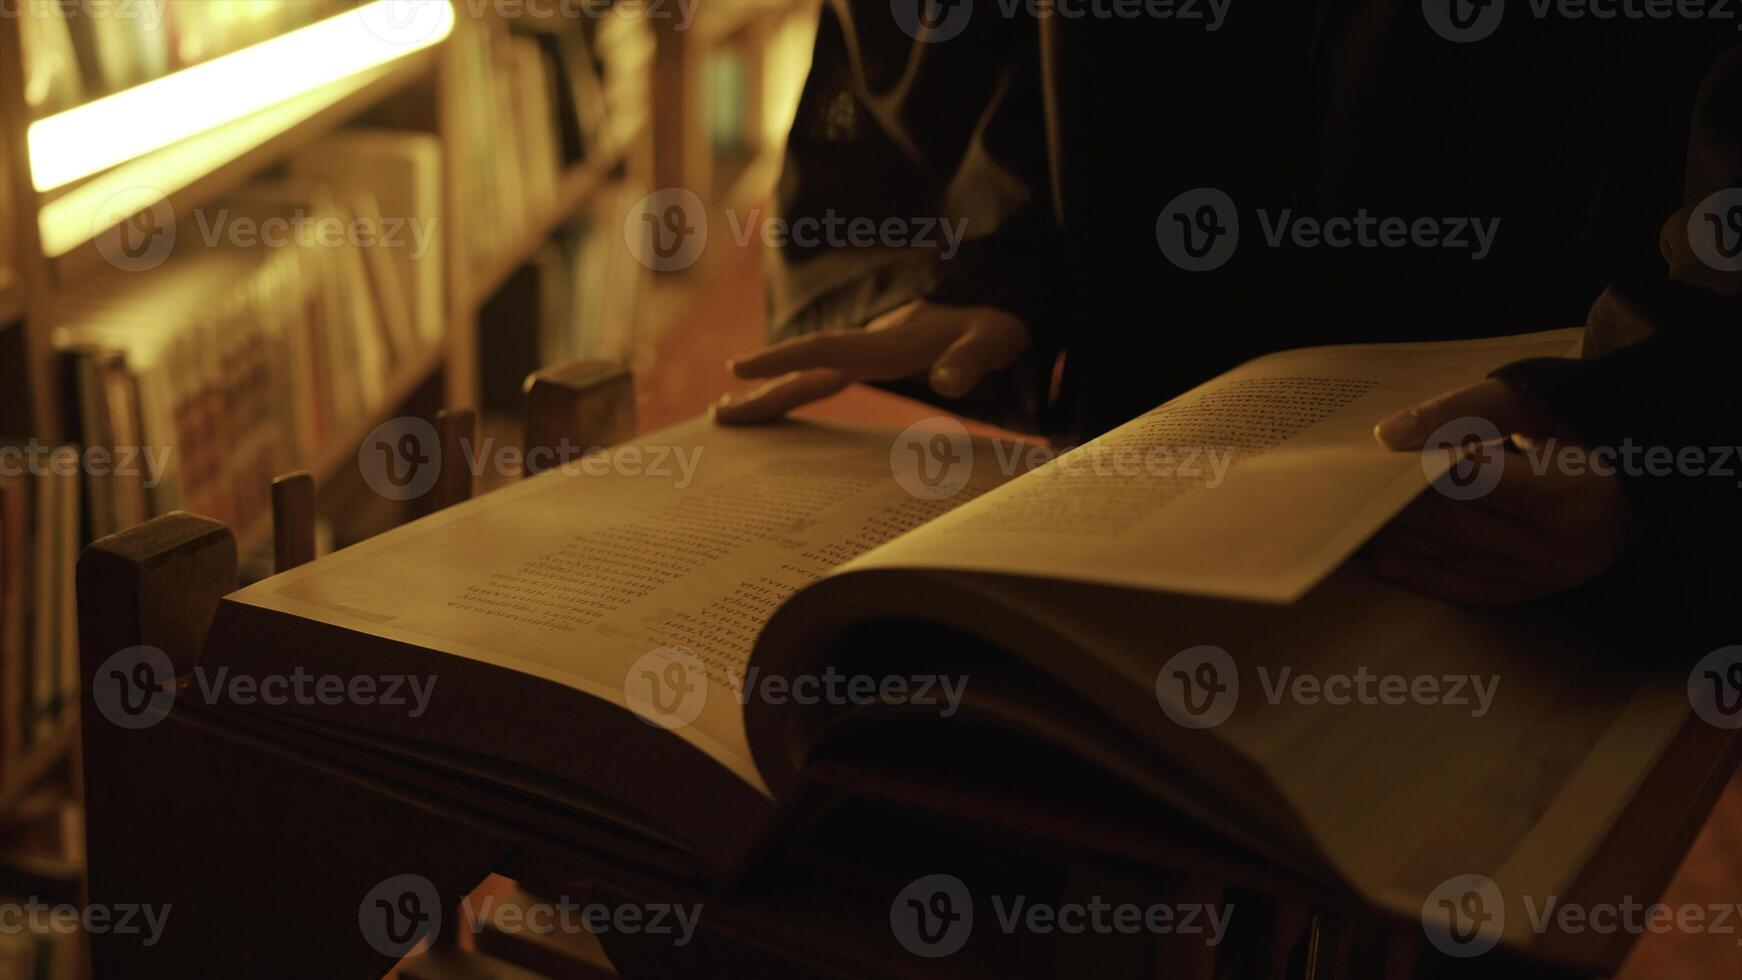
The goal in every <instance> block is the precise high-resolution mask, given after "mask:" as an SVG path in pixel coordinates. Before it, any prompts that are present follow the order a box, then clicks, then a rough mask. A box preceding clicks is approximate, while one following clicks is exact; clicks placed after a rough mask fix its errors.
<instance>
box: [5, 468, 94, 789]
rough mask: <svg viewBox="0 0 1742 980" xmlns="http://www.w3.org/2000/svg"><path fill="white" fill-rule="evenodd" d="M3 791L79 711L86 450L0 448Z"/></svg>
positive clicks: (59, 735) (61, 731)
mask: <svg viewBox="0 0 1742 980" xmlns="http://www.w3.org/2000/svg"><path fill="white" fill-rule="evenodd" d="M0 457H3V458H4V459H5V460H6V464H5V466H3V467H0V785H4V784H6V783H9V782H10V781H11V780H13V778H14V777H15V775H16V774H17V772H18V771H19V769H20V768H23V767H25V766H26V765H27V763H26V760H27V759H29V758H30V757H31V756H32V755H34V754H36V752H37V751H38V750H39V749H41V748H42V747H44V746H49V745H53V744H55V743H56V742H58V741H64V736H65V732H64V731H63V729H64V727H65V725H63V724H62V722H63V721H66V720H69V719H70V718H71V717H73V715H72V712H74V711H75V710H76V708H77V704H78V691H79V679H78V631H77V623H76V621H75V617H74V604H73V591H72V569H73V565H74V563H75V562H76V561H77V560H78V550H79V506H80V480H79V475H80V472H81V466H80V460H79V454H78V451H77V450H76V449H74V448H72V447H66V446H62V447H45V446H41V445H38V444H31V443H24V444H13V445H9V446H5V447H0Z"/></svg>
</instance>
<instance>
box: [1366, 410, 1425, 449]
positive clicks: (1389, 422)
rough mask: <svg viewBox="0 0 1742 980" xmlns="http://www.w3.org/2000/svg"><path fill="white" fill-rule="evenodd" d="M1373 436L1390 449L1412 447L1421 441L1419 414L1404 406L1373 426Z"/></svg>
mask: <svg viewBox="0 0 1742 980" xmlns="http://www.w3.org/2000/svg"><path fill="white" fill-rule="evenodd" d="M1373 438H1375V439H1378V440H1379V444H1380V445H1381V446H1384V447H1385V448H1386V449H1390V450H1394V451H1395V450H1400V449H1413V448H1416V446H1417V444H1418V443H1420V442H1421V416H1420V415H1418V414H1417V413H1416V411H1415V409H1413V408H1406V409H1404V410H1403V411H1401V412H1398V413H1397V414H1396V415H1393V416H1391V417H1390V418H1388V419H1384V420H1382V421H1381V422H1380V423H1379V424H1378V425H1376V426H1374V427H1373Z"/></svg>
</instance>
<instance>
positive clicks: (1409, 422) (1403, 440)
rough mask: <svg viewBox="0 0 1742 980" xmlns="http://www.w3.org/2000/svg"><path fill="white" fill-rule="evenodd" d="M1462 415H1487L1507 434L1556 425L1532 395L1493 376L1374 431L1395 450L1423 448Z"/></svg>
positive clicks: (1392, 418) (1418, 407)
mask: <svg viewBox="0 0 1742 980" xmlns="http://www.w3.org/2000/svg"><path fill="white" fill-rule="evenodd" d="M1461 418H1477V419H1483V420H1485V421H1487V422H1490V423H1492V424H1493V425H1494V427H1495V428H1496V429H1498V430H1500V434H1501V435H1503V436H1510V435H1514V434H1523V435H1527V436H1531V435H1540V434H1543V433H1545V432H1549V431H1552V430H1553V428H1554V426H1553V423H1552V421H1551V420H1550V419H1549V418H1548V416H1547V415H1545V414H1544V413H1543V412H1542V411H1541V410H1540V409H1538V408H1537V406H1536V404H1535V403H1534V402H1533V401H1532V400H1531V399H1530V398H1529V397H1528V396H1526V395H1524V394H1522V393H1520V392H1519V391H1517V390H1516V389H1514V388H1513V387H1511V386H1510V385H1508V384H1506V383H1505V382H1503V381H1498V380H1495V379H1492V378H1490V379H1489V380H1487V381H1483V382H1480V383H1478V384H1473V385H1470V386H1469V387H1467V388H1459V389H1458V390H1456V391H1451V392H1447V393H1446V394H1443V395H1438V396H1436V397H1434V398H1430V399H1428V400H1427V401H1424V402H1421V403H1419V404H1416V405H1412V406H1410V407H1409V408H1406V409H1404V410H1403V411H1401V412H1398V413H1397V414H1395V415H1392V416H1390V417H1389V418H1386V419H1384V420H1382V421H1381V422H1380V423H1379V424H1378V425H1376V426H1374V427H1373V435H1374V437H1375V438H1377V439H1378V440H1379V444H1380V445H1382V446H1384V447H1385V448H1387V449H1390V450H1393V451H1406V450H1412V449H1420V448H1422V447H1423V446H1425V445H1426V444H1427V440H1428V437H1429V436H1431V435H1433V434H1434V432H1435V430H1437V429H1439V428H1440V427H1441V426H1443V425H1445V424H1446V423H1448V422H1452V421H1455V420H1457V419H1461Z"/></svg>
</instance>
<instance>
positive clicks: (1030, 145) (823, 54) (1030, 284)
mask: <svg viewBox="0 0 1742 980" xmlns="http://www.w3.org/2000/svg"><path fill="white" fill-rule="evenodd" d="M914 6H915V8H916V10H917V8H918V7H919V6H920V4H919V3H918V2H917V0H916V2H915V4H914ZM951 9H954V8H951ZM948 23H949V22H948V21H947V20H946V22H945V25H946V28H947V27H948ZM909 26H911V25H909ZM944 33H948V31H947V30H946V31H945V32H944ZM938 37H939V38H940V39H936V40H932V41H922V40H918V39H916V38H915V37H913V36H912V35H911V34H910V32H909V31H908V30H907V29H904V27H903V25H902V24H901V23H900V22H899V21H898V19H897V17H896V16H892V11H891V5H890V4H889V3H888V2H887V0H830V2H828V3H827V4H825V5H824V8H823V11H822V20H821V24H820V26H819V29H818V33H817V42H816V48H815V51H814V54H813V59H812V64H811V73H810V77H809V79H808V80H807V82H806V84H805V89H804V93H803V95H802V97H801V99H800V102H799V107H798V113H797V115H796V118H795V122H794V125H793V130H792V134H791V137H790V138H789V140H788V143H787V147H786V157H785V161H784V167H783V169H782V173H781V178H780V184H779V188H778V191H777V195H776V211H777V216H778V219H779V221H780V222H781V226H782V228H783V230H785V231H786V232H787V234H785V235H783V236H781V238H782V240H781V241H779V242H778V244H777V247H775V248H774V249H772V250H771V254H770V260H769V263H768V265H769V269H770V281H769V337H770V340H784V339H787V338H789V337H795V336H799V335H801V334H806V333H812V332H815V331H819V330H833V329H850V328H857V327H862V326H864V325H865V323H866V322H867V321H869V320H871V319H873V318H875V317H876V316H878V315H879V314H881V313H884V312H887V311H888V310H891V309H894V308H896V307H898V306H901V305H903V304H905V303H907V302H909V301H911V300H914V299H919V298H925V299H928V300H931V301H933V302H937V303H944V304H952V305H962V306H971V305H985V306H993V307H997V308H999V309H1003V310H1005V311H1007V312H1010V313H1012V314H1014V315H1015V316H1017V317H1019V318H1021V319H1022V320H1023V322H1024V323H1026V324H1027V325H1028V328H1029V330H1030V332H1031V333H1032V334H1033V335H1034V337H1035V347H1034V350H1033V351H1031V352H1030V355H1029V356H1028V357H1026V358H1025V363H1024V364H1023V365H1019V366H1018V368H1017V369H1015V370H1013V371H1012V372H1009V373H1008V375H1007V376H1006V377H1004V378H1000V379H998V380H997V381H996V382H994V383H993V384H990V385H988V386H985V387H986V389H987V390H983V391H981V392H978V393H976V395H977V397H971V398H970V399H968V400H966V402H963V403H952V404H950V406H949V407H950V408H952V409H954V410H958V411H964V412H966V413H967V414H977V415H980V416H981V417H988V418H993V419H994V420H995V421H1000V422H1002V423H1005V424H1017V425H1023V424H1024V422H1025V419H1024V418H1022V416H1025V415H1030V414H1032V413H1033V412H1034V411H1036V408H1037V406H1038V405H1040V404H1041V402H1042V400H1043V399H1044V388H1043V387H1039V386H1044V384H1045V379H1046V378H1050V365H1051V362H1052V360H1053V359H1054V358H1055V357H1056V354H1057V351H1058V333H1059V330H1058V322H1059V311H1060V309H1061V308H1062V286H1061V283H1062V281H1063V279H1064V277H1063V275H1062V273H1061V271H1060V270H1061V269H1062V268H1063V266H1062V265H1061V264H1060V262H1059V261H1058V260H1057V256H1058V250H1059V244H1058V241H1059V234H1058V230H1057V227H1056V224H1055V222H1054V220H1053V205H1052V197H1051V192H1050V178H1049V176H1048V171H1047V163H1046V161H1047V153H1046V126H1045V116H1044V111H1043V110H1042V108H1041V106H1042V101H1041V95H1040V62H1039V54H1038V40H1037V28H1036V26H1035V24H1034V20H1033V18H1003V17H985V18H972V19H970V20H969V21H968V22H967V23H966V26H965V29H963V30H962V31H961V32H960V33H959V34H955V35H954V36H950V37H948V38H947V39H942V34H940V35H938ZM852 222H858V223H859V226H860V228H861V229H862V230H866V229H871V228H876V229H877V233H876V235H875V236H874V237H875V239H876V240H875V242H874V243H866V241H865V237H864V236H861V237H860V240H859V241H858V242H854V241H852V240H850V239H849V238H848V237H847V236H846V231H847V230H848V229H849V228H850V227H851V223H852ZM831 227H832V228H834V229H835V232H834V234H833V235H832V236H830V235H829V234H828V231H827V230H828V229H829V228H831ZM886 229H893V230H894V231H895V233H894V234H888V233H886ZM891 387H895V388H897V389H899V390H903V393H907V394H915V395H924V396H926V397H928V398H929V399H931V400H936V399H935V397H933V396H930V395H929V394H928V392H927V391H926V390H925V389H924V387H923V385H920V386H917V387H915V388H914V389H913V390H908V387H907V386H901V385H894V386H891ZM1026 421H1027V423H1028V424H1026V425H1024V427H1029V428H1032V427H1033V420H1032V419H1029V420H1026Z"/></svg>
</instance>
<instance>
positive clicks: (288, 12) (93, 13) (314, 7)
mask: <svg viewBox="0 0 1742 980" xmlns="http://www.w3.org/2000/svg"><path fill="white" fill-rule="evenodd" d="M18 4H19V13H18V16H19V21H20V24H19V26H20V28H21V30H22V31H23V38H24V53H25V77H26V85H25V92H26V101H27V103H28V104H29V106H30V108H31V112H32V115H33V117H34V118H42V117H44V116H49V115H53V114H54V113H57V112H61V111H64V110H66V109H70V108H72V107H74V106H77V105H80V104H82V103H85V102H90V101H93V100H95V99H99V98H102V97H103V96H105V95H112V94H114V93H116V92H120V91H123V90H125V89H128V88H131V87H133V86H135V85H139V84H141V83H144V82H148V81H151V80H153V79H156V78H162V77H163V76H165V75H168V74H170V73H172V72H175V71H179V70H181V69H183V68H188V67H191V66H193V65H197V64H200V63H201V62H205V61H210V60H212V59H213V58H217V57H220V56H222V55H225V54H229V53H230V52H232V51H238V50H240V49H242V48H245V47H248V46H249V45H252V44H258V43H259V42H261V41H264V40H267V39H269V38H272V37H276V36H278V35H280V34H285V33H288V32H290V31H292V30H295V29H296V28H299V27H305V26H307V25H309V24H312V23H314V22H316V21H318V20H322V19H324V18H326V17H330V16H332V15H333V14H336V13H340V12H342V11H344V10H345V9H347V8H350V7H354V6H356V5H357V2H356V0H249V2H247V3H212V2H209V0H191V2H190V0H173V2H172V0H18Z"/></svg>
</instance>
